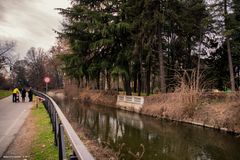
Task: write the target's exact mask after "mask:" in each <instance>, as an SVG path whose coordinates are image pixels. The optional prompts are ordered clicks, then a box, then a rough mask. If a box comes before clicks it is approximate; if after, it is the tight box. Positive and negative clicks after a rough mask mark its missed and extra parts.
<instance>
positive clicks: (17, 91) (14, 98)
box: [12, 87, 20, 103]
mask: <svg viewBox="0 0 240 160" xmlns="http://www.w3.org/2000/svg"><path fill="white" fill-rule="evenodd" d="M12 93H13V94H12V101H13V103H15V102H17V96H18V94H19V93H20V91H19V89H18V88H17V87H15V88H14V89H13V92H12Z"/></svg>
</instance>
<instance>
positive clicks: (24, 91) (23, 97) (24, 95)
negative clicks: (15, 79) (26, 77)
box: [21, 87, 27, 102]
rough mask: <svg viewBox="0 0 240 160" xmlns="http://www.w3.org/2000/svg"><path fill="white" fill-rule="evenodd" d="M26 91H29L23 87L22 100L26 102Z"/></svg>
mask: <svg viewBox="0 0 240 160" xmlns="http://www.w3.org/2000/svg"><path fill="white" fill-rule="evenodd" d="M26 92H27V91H26V89H25V88H24V87H23V88H22V90H21V95H22V102H25V97H26Z"/></svg>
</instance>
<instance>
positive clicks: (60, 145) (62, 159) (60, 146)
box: [58, 123, 66, 160]
mask: <svg viewBox="0 0 240 160" xmlns="http://www.w3.org/2000/svg"><path fill="white" fill-rule="evenodd" d="M58 150H59V152H58V154H59V160H65V159H66V150H65V143H64V128H63V125H62V124H61V123H60V124H59V143H58Z"/></svg>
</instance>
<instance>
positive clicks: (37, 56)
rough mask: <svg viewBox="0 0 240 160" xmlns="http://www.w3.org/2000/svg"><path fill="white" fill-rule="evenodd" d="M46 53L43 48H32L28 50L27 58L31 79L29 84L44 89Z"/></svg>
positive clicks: (28, 72) (29, 77) (29, 78)
mask: <svg viewBox="0 0 240 160" xmlns="http://www.w3.org/2000/svg"><path fill="white" fill-rule="evenodd" d="M46 59H47V56H46V53H45V52H44V50H43V49H42V48H38V49H36V48H34V47H32V48H30V49H29V50H28V52H27V55H26V57H25V60H26V61H27V65H28V70H27V75H28V76H27V77H28V81H29V85H31V86H33V87H35V88H38V89H42V90H43V89H44V82H43V79H44V76H45V74H46V72H45V70H46V69H45V64H46Z"/></svg>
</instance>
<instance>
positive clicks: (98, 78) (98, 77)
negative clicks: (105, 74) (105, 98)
mask: <svg viewBox="0 0 240 160" xmlns="http://www.w3.org/2000/svg"><path fill="white" fill-rule="evenodd" d="M97 89H98V90H99V89H100V71H99V72H98V74H97Z"/></svg>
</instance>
